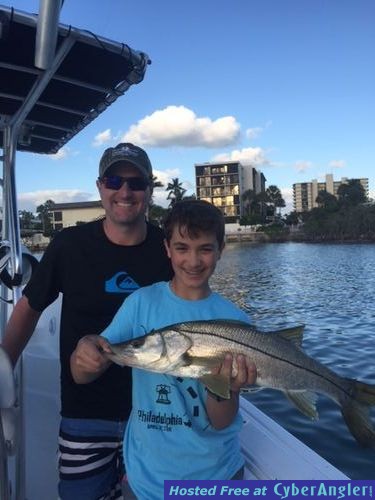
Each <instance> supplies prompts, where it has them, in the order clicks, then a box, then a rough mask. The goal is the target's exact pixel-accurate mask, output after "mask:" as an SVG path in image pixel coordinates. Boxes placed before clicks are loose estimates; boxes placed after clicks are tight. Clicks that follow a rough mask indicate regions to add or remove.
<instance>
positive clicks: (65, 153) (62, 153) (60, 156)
mask: <svg viewBox="0 0 375 500" xmlns="http://www.w3.org/2000/svg"><path fill="white" fill-rule="evenodd" d="M71 155H72V151H71V149H70V148H68V147H63V148H61V149H59V150H58V151H57V153H55V154H53V155H47V156H48V158H50V159H51V160H54V161H59V160H65V159H66V158H68V157H69V156H71Z"/></svg>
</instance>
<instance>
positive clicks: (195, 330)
mask: <svg viewBox="0 0 375 500" xmlns="http://www.w3.org/2000/svg"><path fill="white" fill-rule="evenodd" d="M303 328H304V327H303V326H299V327H295V328H288V329H285V330H279V331H275V332H268V333H265V332H259V331H257V330H255V329H254V328H253V327H252V326H251V325H249V324H247V323H242V322H238V321H231V320H209V321H190V322H185V323H178V324H174V325H170V326H168V327H165V328H161V329H159V330H153V331H152V332H150V333H149V334H147V335H144V336H142V337H138V338H136V339H133V340H130V341H128V342H123V343H119V344H111V345H110V348H111V350H112V353H108V354H107V356H108V357H109V358H110V359H111V360H112V361H114V362H115V363H117V364H119V365H128V366H132V367H137V368H141V369H145V370H149V371H153V372H161V373H166V374H169V375H174V376H179V377H192V378H198V379H199V380H200V381H201V382H203V383H204V384H205V385H206V386H207V388H208V389H209V390H210V391H211V392H213V393H215V394H217V395H218V396H220V397H222V398H229V397H230V389H229V387H230V380H228V379H227V378H226V377H224V376H222V375H214V374H212V370H214V369H215V368H217V367H218V366H220V364H221V363H222V361H223V359H224V356H225V354H226V353H228V352H229V353H232V354H233V355H237V354H243V355H244V356H248V357H249V358H250V359H251V360H252V361H254V363H255V365H256V369H257V380H256V386H258V387H260V388H272V389H278V390H280V391H282V392H283V393H284V394H285V395H286V397H287V398H288V399H289V400H290V401H291V402H292V403H293V404H294V405H295V406H296V407H297V408H298V409H299V410H300V411H301V412H302V413H303V414H305V415H307V416H308V417H310V418H312V419H317V418H318V413H317V410H316V406H315V403H316V399H317V393H321V394H325V395H327V396H328V397H329V398H331V399H332V400H334V401H335V402H336V403H337V404H338V405H339V406H340V408H341V413H342V415H343V417H344V420H345V422H346V424H347V426H348V428H349V430H350V431H351V433H352V434H353V436H354V437H355V438H356V439H357V441H358V442H359V443H360V444H362V445H363V446H367V447H374V448H375V430H374V427H373V426H372V423H371V420H370V416H369V409H370V406H372V405H375V385H369V384H365V383H362V382H358V381H356V380H351V379H346V378H343V377H340V376H339V375H337V374H336V373H335V372H333V371H332V370H330V369H329V368H327V367H326V366H324V365H322V364H321V363H319V362H317V361H315V360H314V359H312V358H311V357H309V356H308V355H307V354H305V353H304V352H303V351H302V349H301V344H302V337H303ZM236 372H237V366H236V360H235V358H234V360H233V365H232V375H233V376H235V375H236Z"/></svg>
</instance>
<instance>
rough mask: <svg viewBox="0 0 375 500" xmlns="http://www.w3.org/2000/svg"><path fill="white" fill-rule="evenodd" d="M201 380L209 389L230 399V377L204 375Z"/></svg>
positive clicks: (221, 396)
mask: <svg viewBox="0 0 375 500" xmlns="http://www.w3.org/2000/svg"><path fill="white" fill-rule="evenodd" d="M199 380H200V381H201V382H202V383H203V384H204V385H205V386H206V387H207V389H208V390H209V391H210V392H212V393H213V394H216V396H219V397H220V398H223V399H230V378H229V377H226V376H225V375H220V374H217V375H212V374H209V375H203V376H202V377H200V378H199Z"/></svg>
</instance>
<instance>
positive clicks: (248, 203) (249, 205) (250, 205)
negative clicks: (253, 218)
mask: <svg viewBox="0 0 375 500" xmlns="http://www.w3.org/2000/svg"><path fill="white" fill-rule="evenodd" d="M242 199H243V201H244V208H245V212H246V215H252V214H253V212H254V208H255V203H256V193H255V191H254V190H253V189H247V190H246V191H244V192H243V193H242Z"/></svg>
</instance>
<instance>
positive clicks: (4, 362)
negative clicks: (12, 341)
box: [0, 346, 19, 455]
mask: <svg viewBox="0 0 375 500" xmlns="http://www.w3.org/2000/svg"><path fill="white" fill-rule="evenodd" d="M15 401H16V384H15V379H14V373H13V366H12V363H11V362H10V359H9V357H8V355H7V353H6V352H5V351H4V349H3V348H2V347H1V346H0V440H1V439H2V440H3V445H5V448H6V452H7V454H8V455H13V454H14V452H15V450H16V448H17V434H18V433H17V421H18V416H19V411H18V408H16V407H15V406H14V404H15ZM1 448H2V446H1V444H0V449H1Z"/></svg>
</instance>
